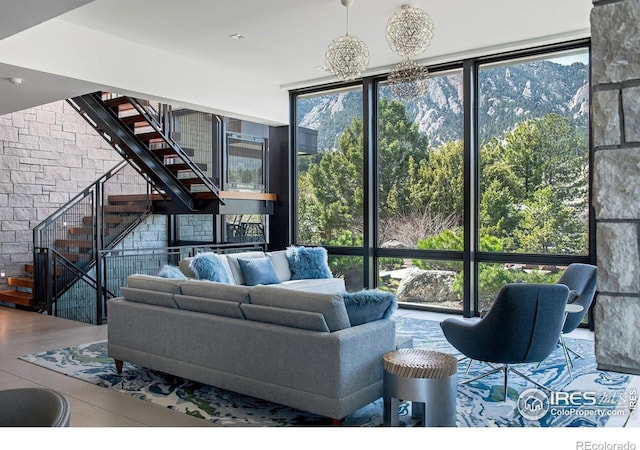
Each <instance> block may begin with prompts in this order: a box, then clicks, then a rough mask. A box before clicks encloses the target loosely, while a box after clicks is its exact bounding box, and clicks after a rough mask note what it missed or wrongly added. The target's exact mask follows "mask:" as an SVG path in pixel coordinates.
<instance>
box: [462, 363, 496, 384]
mask: <svg viewBox="0 0 640 450" xmlns="http://www.w3.org/2000/svg"><path fill="white" fill-rule="evenodd" d="M501 370H502V367H496V368H495V369H493V370H490V371H488V372H485V373H483V374H482V375H478V376H477V377H473V378H471V379H470V380H464V381H463V382H462V383H460V384H469V383H472V382H474V381H476V380H479V379H480V378H484V377H487V376H489V375H492V374H494V373H496V372H500V371H501Z"/></svg>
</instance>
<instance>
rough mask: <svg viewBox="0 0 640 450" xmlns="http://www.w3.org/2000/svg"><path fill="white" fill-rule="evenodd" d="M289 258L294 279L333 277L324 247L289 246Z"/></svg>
mask: <svg viewBox="0 0 640 450" xmlns="http://www.w3.org/2000/svg"><path fill="white" fill-rule="evenodd" d="M287 260H288V261H289V270H291V279H292V280H306V279H311V278H331V277H332V275H331V270H330V269H329V262H328V256H327V249H326V248H324V247H295V246H293V247H288V248H287Z"/></svg>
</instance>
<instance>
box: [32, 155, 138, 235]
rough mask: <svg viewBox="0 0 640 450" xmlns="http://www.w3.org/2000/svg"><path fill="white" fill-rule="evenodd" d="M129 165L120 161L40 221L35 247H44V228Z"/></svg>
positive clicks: (34, 233) (35, 231) (34, 230)
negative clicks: (42, 242) (42, 236)
mask: <svg viewBox="0 0 640 450" xmlns="http://www.w3.org/2000/svg"><path fill="white" fill-rule="evenodd" d="M127 165H128V161H120V162H119V163H118V164H116V165H115V166H114V167H112V168H111V169H110V170H109V171H108V172H106V173H105V174H103V175H102V176H100V178H98V179H97V180H95V181H94V182H93V183H91V184H90V185H89V186H88V187H86V188H85V189H83V190H82V191H81V192H79V193H78V194H77V195H76V196H75V197H73V198H72V199H71V200H69V201H68V202H67V203H65V204H64V205H62V206H61V207H60V208H58V209H57V210H56V211H55V212H54V213H52V214H51V215H50V216H49V217H47V218H46V219H44V220H43V221H42V222H40V223H39V224H38V225H36V226H35V227H33V246H34V248H35V247H42V245H41V241H42V239H41V234H42V230H43V229H44V227H46V226H47V225H49V224H51V223H52V222H53V221H54V220H56V219H57V218H58V217H60V216H61V215H63V214H64V213H65V212H67V211H68V210H69V209H71V208H72V207H73V206H74V205H76V204H78V203H79V201H80V200H83V199H85V198H86V197H88V196H90V195H91V194H93V193H94V192H95V191H96V186H97V185H99V184H104V182H105V181H107V180H108V179H109V178H111V177H113V176H114V175H115V174H116V173H118V172H119V171H120V170H122V169H123V168H124V167H126V166H127ZM94 205H95V201H94Z"/></svg>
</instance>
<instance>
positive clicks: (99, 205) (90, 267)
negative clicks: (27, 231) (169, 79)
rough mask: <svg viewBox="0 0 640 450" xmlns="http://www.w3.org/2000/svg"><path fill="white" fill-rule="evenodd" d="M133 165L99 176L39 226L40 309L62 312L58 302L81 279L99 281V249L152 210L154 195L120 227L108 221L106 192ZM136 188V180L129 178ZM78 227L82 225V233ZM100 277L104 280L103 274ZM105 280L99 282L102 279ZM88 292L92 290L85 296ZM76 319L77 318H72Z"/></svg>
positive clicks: (37, 277)
mask: <svg viewBox="0 0 640 450" xmlns="http://www.w3.org/2000/svg"><path fill="white" fill-rule="evenodd" d="M128 169H130V166H129V165H128V164H127V162H126V161H122V162H121V163H119V164H118V165H116V166H115V167H114V168H113V169H111V170H110V171H109V172H107V173H106V174H104V175H102V176H101V177H100V178H99V179H98V180H96V181H95V182H94V183H92V184H91V185H90V186H89V187H88V188H86V189H84V190H83V191H82V192H80V193H79V194H78V195H76V196H75V197H74V198H73V199H71V200H70V201H69V202H67V203H66V204H65V205H63V206H62V207H61V208H59V209H58V210H57V211H56V212H54V213H53V214H51V215H50V216H49V217H47V218H46V219H45V220H44V221H42V222H41V223H40V224H38V225H37V226H36V227H34V229H33V264H34V269H33V278H34V289H33V293H34V300H35V304H36V305H37V307H38V308H39V309H40V310H44V311H47V312H48V313H49V314H54V313H56V311H59V310H60V308H57V309H56V307H57V305H56V303H57V302H58V300H59V299H60V298H61V296H62V295H64V294H65V293H66V292H67V291H68V290H69V289H70V288H71V287H72V286H73V285H74V283H76V282H77V281H78V280H85V281H86V280H89V279H91V280H93V282H95V280H96V278H95V277H93V276H90V273H91V272H92V271H96V273H100V267H99V266H100V261H99V259H98V258H97V255H98V252H99V251H101V250H104V249H108V248H112V247H113V246H115V245H117V244H118V243H119V242H121V240H122V239H124V237H125V236H126V235H127V234H128V233H129V232H130V230H132V229H133V228H134V227H135V226H136V225H137V224H139V223H140V222H141V221H142V220H143V219H144V218H145V217H146V216H148V215H149V214H150V213H151V200H150V199H149V200H148V202H147V203H146V206H144V208H141V210H140V211H136V210H134V211H128V212H127V213H125V214H128V215H125V216H121V217H122V218H123V219H126V220H123V221H122V223H121V224H119V225H118V226H117V227H108V224H106V223H105V208H104V206H105V199H106V197H107V194H106V192H107V191H108V190H109V189H110V185H109V182H110V181H114V180H117V181H114V184H118V185H121V184H123V183H122V180H121V179H120V176H123V172H124V171H125V170H128ZM132 176H135V177H136V179H137V180H138V181H139V184H138V186H137V187H138V188H139V189H142V187H143V186H144V187H145V189H147V196H148V194H149V193H150V192H149V187H148V186H149V184H148V182H147V180H145V179H141V178H140V177H139V176H138V174H137V173H134V175H130V176H128V177H127V179H129V180H130V179H131V177H132ZM126 184H127V185H128V186H129V187H130V188H131V189H134V188H135V187H136V186H133V183H126ZM72 230H79V231H78V233H79V234H78V235H79V236H85V238H77V237H76V234H73V233H72ZM63 248H65V249H66V248H77V249H78V251H77V252H74V251H72V250H68V251H64V250H63ZM98 280H99V279H98ZM98 285H99V284H98ZM84 297H86V295H84ZM94 317H96V318H97V319H96V320H99V319H100V312H99V311H98V310H97V309H96V313H95V315H94ZM68 318H71V319H72V320H75V319H73V318H72V317H68Z"/></svg>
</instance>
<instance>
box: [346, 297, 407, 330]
mask: <svg viewBox="0 0 640 450" xmlns="http://www.w3.org/2000/svg"><path fill="white" fill-rule="evenodd" d="M341 295H342V299H343V300H344V306H345V307H346V308H347V315H348V316H349V322H351V326H352V327H355V326H356V325H361V324H363V323H367V322H372V321H374V320H380V319H388V318H389V317H391V315H392V314H393V312H394V311H395V310H396V308H397V307H398V302H397V300H396V296H395V295H393V294H392V293H391V292H386V291H381V290H379V289H371V290H362V291H358V292H343V293H342V294H341Z"/></svg>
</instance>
